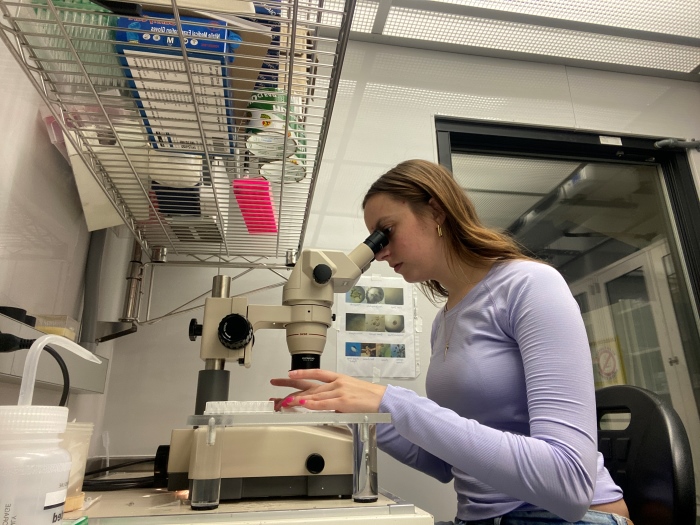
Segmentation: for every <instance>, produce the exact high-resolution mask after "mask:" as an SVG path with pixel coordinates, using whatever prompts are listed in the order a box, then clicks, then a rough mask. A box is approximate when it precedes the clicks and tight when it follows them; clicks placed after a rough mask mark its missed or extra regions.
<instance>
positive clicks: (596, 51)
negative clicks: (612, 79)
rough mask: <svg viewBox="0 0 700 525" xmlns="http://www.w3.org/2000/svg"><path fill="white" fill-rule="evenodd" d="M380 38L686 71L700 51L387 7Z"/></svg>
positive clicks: (695, 60)
mask: <svg viewBox="0 0 700 525" xmlns="http://www.w3.org/2000/svg"><path fill="white" fill-rule="evenodd" d="M382 34H383V35H386V36H394V37H403V38H411V39H417V40H427V41H432V42H443V43H447V44H457V45H462V46H471V47H480V48H488V49H498V50H502V51H512V52H518V53H529V54H535V55H543V56H551V57H565V58H571V59H576V60H585V61H591V62H603V63H607V64H620V65H626V66H636V67H644V68H652V69H660V70H667V71H676V72H682V73H690V72H691V71H693V70H694V69H695V68H696V67H697V65H698V64H699V63H700V48H697V47H690V46H682V45H674V44H667V43H663V42H651V41H644V40H638V39H632V38H621V37H616V36H609V35H601V34H596V33H587V32H582V31H571V30H568V29H559V28H553V27H544V26H533V25H529V24H520V23H515V22H506V21H500V20H488V19H485V18H476V17H471V16H463V15H455V14H448V13H436V12H431V11H423V10H419V9H408V8H403V7H391V9H390V11H389V16H388V18H387V21H386V24H385V25H384V30H383V33H382Z"/></svg>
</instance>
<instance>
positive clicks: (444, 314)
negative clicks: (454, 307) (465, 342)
mask: <svg viewBox="0 0 700 525" xmlns="http://www.w3.org/2000/svg"><path fill="white" fill-rule="evenodd" d="M456 324H457V319H455V320H454V321H453V322H452V327H451V328H450V333H449V335H448V334H447V305H445V306H444V308H443V309H442V326H443V334H445V354H444V355H443V356H442V360H443V361H445V360H446V359H447V351H448V350H449V349H450V341H452V332H453V331H454V329H455V325H456Z"/></svg>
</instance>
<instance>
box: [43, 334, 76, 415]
mask: <svg viewBox="0 0 700 525" xmlns="http://www.w3.org/2000/svg"><path fill="white" fill-rule="evenodd" d="M44 350H46V351H47V352H48V353H49V354H50V355H51V356H53V358H54V359H55V360H56V362H57V363H58V367H59V368H60V369H61V374H63V392H61V400H60V401H59V402H58V406H60V407H64V406H66V404H67V403H68V394H69V392H70V375H69V374H68V367H67V366H66V362H65V361H64V360H63V358H62V357H61V356H60V355H59V353H58V352H56V350H54V349H53V348H51V347H50V346H45V347H44Z"/></svg>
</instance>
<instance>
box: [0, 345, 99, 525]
mask: <svg viewBox="0 0 700 525" xmlns="http://www.w3.org/2000/svg"><path fill="white" fill-rule="evenodd" d="M47 344H52V345H56V346H60V347H62V348H65V349H67V350H70V351H71V352H73V353H74V354H77V355H78V356H80V357H82V358H84V359H87V360H88V361H93V362H95V363H100V362H101V361H100V360H99V359H98V358H97V357H96V356H94V355H93V354H92V353H90V352H88V351H87V350H85V349H84V348H82V347H81V346H78V345H77V344H75V343H74V342H72V341H70V340H68V339H66V338H65V337H61V336H58V335H44V336H41V337H39V338H38V339H37V340H36V341H34V343H33V344H32V346H31V348H30V349H29V352H28V353H27V359H26V361H25V363H24V372H23V374H22V384H21V386H20V391H19V401H18V403H17V406H0V524H3V525H4V524H8V525H9V524H12V525H44V524H49V523H51V524H54V523H60V522H61V519H62V517H63V504H64V502H65V500H66V491H67V489H68V477H69V475H70V469H71V456H70V453H69V452H68V451H66V450H64V449H62V448H60V446H59V444H60V441H61V436H60V435H61V434H63V432H65V430H66V423H67V422H68V408H67V407H59V406H32V396H33V395H34V382H35V380H36V369H37V365H38V363H39V356H40V355H41V350H42V349H43V348H44V346H45V345H47Z"/></svg>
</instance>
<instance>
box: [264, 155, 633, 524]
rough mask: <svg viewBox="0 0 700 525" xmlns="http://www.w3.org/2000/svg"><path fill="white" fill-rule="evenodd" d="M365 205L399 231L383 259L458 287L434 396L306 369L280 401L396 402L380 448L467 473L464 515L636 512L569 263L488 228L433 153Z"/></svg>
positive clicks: (457, 476)
mask: <svg viewBox="0 0 700 525" xmlns="http://www.w3.org/2000/svg"><path fill="white" fill-rule="evenodd" d="M363 209H364V217H365V224H366V225H367V229H368V230H369V231H374V230H376V229H380V230H383V231H385V232H386V233H387V235H388V237H389V243H388V245H387V246H386V247H385V248H383V249H382V250H381V251H379V252H378V253H377V254H376V259H377V260H378V261H386V262H387V263H389V265H390V266H391V267H392V268H393V269H394V271H395V272H397V273H398V274H400V275H401V276H403V278H404V279H405V280H406V281H408V282H411V283H420V285H421V286H422V287H423V290H424V291H425V292H426V293H427V295H428V296H429V298H431V299H432V300H437V299H443V298H444V299H446V304H445V306H444V308H442V309H441V311H440V312H439V313H438V315H437V317H436V318H435V321H434V322H433V328H432V335H431V344H432V357H431V360H430V366H429V368H428V373H427V376H426V392H427V398H423V397H420V396H418V395H417V394H416V393H415V392H413V391H411V390H407V389H404V388H400V387H395V386H391V385H389V386H382V385H378V384H372V383H368V382H365V381H361V380H359V379H356V378H352V377H348V376H344V375H341V374H336V373H333V372H329V371H325V370H295V371H291V372H290V373H289V378H282V379H273V380H272V381H271V383H272V384H273V385H276V386H286V387H292V388H295V389H297V392H295V393H294V394H292V395H291V396H289V397H287V398H286V399H284V400H283V401H281V402H279V403H278V404H282V405H284V406H293V405H303V406H305V407H307V408H309V409H312V410H313V409H317V410H329V409H330V410H336V411H338V412H377V411H378V412H389V413H391V417H392V425H379V426H378V438H377V440H378V444H379V447H380V448H381V449H382V450H384V451H385V452H387V453H389V454H390V455H392V456H393V457H394V458H396V459H398V460H399V461H402V462H403V463H406V464H408V465H410V466H412V467H414V468H416V469H418V470H420V471H422V472H425V473H426V474H429V475H431V476H433V477H435V478H437V479H439V480H440V481H443V482H448V481H450V480H452V479H454V487H455V490H456V492H457V499H458V509H457V518H456V524H457V525H460V524H464V523H484V524H485V523H502V524H504V525H505V524H508V523H518V524H521V523H522V524H538V523H547V524H550V525H552V524H563V523H570V522H576V523H579V524H593V523H595V524H599V523H606V524H625V523H627V521H626V520H625V519H626V518H628V511H627V506H626V505H625V503H624V501H623V499H622V491H621V490H620V488H619V487H618V486H617V485H615V483H614V482H613V481H612V479H611V478H610V475H609V473H608V472H607V470H606V469H605V467H604V466H603V459H602V456H601V455H600V454H599V453H598V452H597V438H596V412H595V394H594V387H593V371H592V365H591V358H590V353H589V348H588V339H587V337H586V332H585V328H584V325H583V321H582V319H581V315H580V312H579V309H578V306H577V304H576V302H575V301H574V299H573V297H572V296H571V292H570V291H569V289H568V287H567V285H566V282H565V281H564V279H563V278H562V277H561V275H560V274H559V273H558V272H557V271H556V270H554V269H553V268H551V267H550V266H547V265H545V264H543V263H540V262H537V261H534V260H532V259H531V258H529V257H527V256H525V255H524V254H523V253H522V251H521V250H520V249H519V247H518V246H517V244H516V243H515V242H513V241H512V240H511V239H510V238H509V237H507V236H505V235H503V234H501V233H499V232H497V231H494V230H491V229H488V228H486V227H484V226H483V225H482V224H481V222H480V221H479V219H478V218H477V216H476V213H475V211H474V207H473V205H472V203H471V201H470V200H469V199H468V198H467V197H466V195H465V194H464V191H463V190H462V188H460V186H459V185H458V184H457V183H456V182H455V180H454V179H453V177H452V175H451V174H450V173H449V172H448V171H447V170H446V169H444V168H443V167H441V166H439V165H436V164H433V163H431V162H427V161H422V160H411V161H406V162H403V163H401V164H399V165H398V166H396V167H395V168H393V169H392V170H390V171H389V172H387V173H386V174H384V175H383V176H382V177H380V178H379V179H378V180H377V181H376V182H375V183H374V184H373V185H372V186H371V188H370V189H369V191H368V192H367V195H366V196H365V199H364V202H363ZM499 516H505V517H504V518H503V519H502V520H501V521H498V520H496V521H494V519H493V518H496V517H499ZM482 520H483V521H482Z"/></svg>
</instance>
